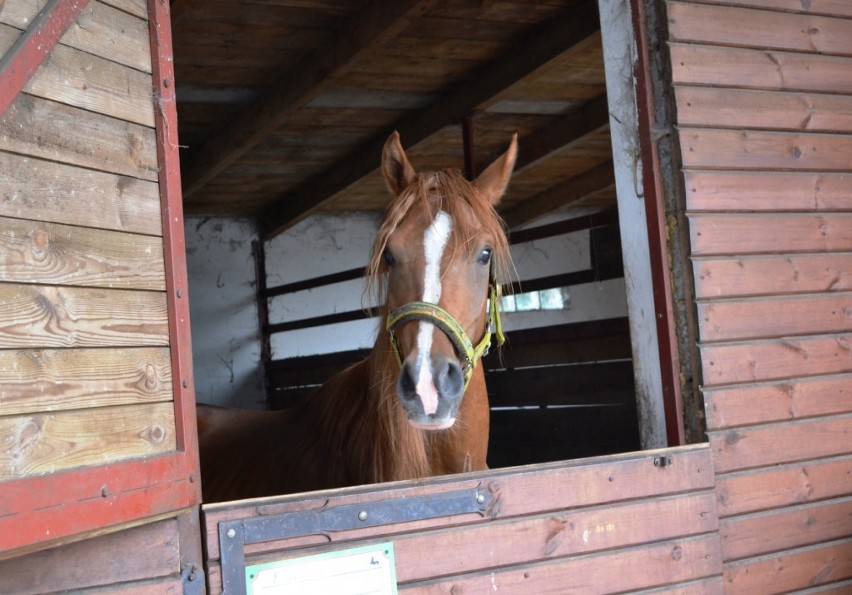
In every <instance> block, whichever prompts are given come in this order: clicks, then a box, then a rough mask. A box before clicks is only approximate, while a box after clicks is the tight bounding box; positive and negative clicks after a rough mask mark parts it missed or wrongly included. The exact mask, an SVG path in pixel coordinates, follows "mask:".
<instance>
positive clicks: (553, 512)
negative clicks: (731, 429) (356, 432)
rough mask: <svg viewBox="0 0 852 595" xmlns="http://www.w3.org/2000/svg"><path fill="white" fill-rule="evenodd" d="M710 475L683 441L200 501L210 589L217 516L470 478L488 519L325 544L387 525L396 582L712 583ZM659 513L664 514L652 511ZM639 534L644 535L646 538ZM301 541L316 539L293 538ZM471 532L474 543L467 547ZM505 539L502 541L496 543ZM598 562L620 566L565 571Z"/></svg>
mask: <svg viewBox="0 0 852 595" xmlns="http://www.w3.org/2000/svg"><path fill="white" fill-rule="evenodd" d="M666 454H668V455H670V456H671V457H672V464H671V465H670V466H667V467H664V468H659V467H656V466H655V465H654V462H653V459H654V457H655V456H660V455H666ZM712 481H713V470H712V461H711V460H710V457H709V453H708V451H707V449H706V447H687V448H682V449H674V450H669V451H655V452H647V453H634V454H631V455H619V456H614V457H605V458H599V459H587V460H585V461H582V462H577V463H561V464H558V465H549V466H544V467H542V468H537V469H535V470H529V471H520V470H506V471H502V472H499V471H492V472H488V473H485V474H478V475H477V477H476V478H471V479H470V480H469V479H453V478H442V479H438V480H436V481H435V482H430V485H423V486H414V485H411V484H400V486H399V487H392V488H390V489H388V490H386V491H381V492H377V493H373V494H369V493H368V492H366V491H364V492H363V493H358V492H359V491H358V490H349V491H343V492H338V493H334V494H332V493H320V494H317V495H316V497H314V498H311V499H310V500H306V499H305V498H304V497H302V498H280V499H266V500H261V501H250V502H247V503H244V504H230V505H217V506H213V507H209V508H206V509H205V526H206V528H207V547H208V552H209V555H210V559H211V560H212V561H213V562H212V563H211V567H212V568H211V574H210V577H211V592H213V593H218V592H219V590H220V589H221V583H220V582H218V581H221V576H220V574H219V572H220V569H219V567H218V565H217V564H216V560H217V559H218V552H219V550H218V547H219V546H218V533H217V531H216V526H217V523H218V522H219V521H223V520H229V519H234V518H247V517H249V518H250V517H254V516H256V515H269V514H274V513H278V512H285V511H291V510H302V509H306V508H314V507H316V506H318V505H322V504H323V503H324V505H326V506H329V507H333V506H337V505H342V504H348V503H354V502H367V501H370V500H374V499H386V498H394V497H413V496H416V495H424V494H428V493H433V492H435V493H441V492H446V491H447V490H451V489H458V488H461V487H465V486H475V485H477V483H478V482H481V485H482V486H483V488H484V489H489V490H491V491H492V492H493V493H494V494H495V495H496V496H497V498H498V504H497V505H495V507H494V508H493V513H492V515H493V517H494V518H491V519H486V520H483V519H481V518H480V517H479V516H478V515H464V516H458V517H454V518H441V519H435V520H431V521H418V522H414V523H408V524H406V525H405V526H404V527H401V526H400V527H397V526H387V527H375V528H369V529H356V530H352V531H343V532H335V533H334V534H333V535H331V536H330V537H331V540H332V541H333V542H334V543H337V544H340V545H338V546H337V547H341V546H343V547H351V546H354V545H357V544H358V543H359V540H362V539H375V538H378V537H380V536H381V535H382V534H383V533H391V534H393V538H392V539H393V541H394V554H395V559H396V569H397V579H398V581H399V583H400V589H401V591H403V592H406V591H409V590H410V592H415V593H418V592H424V593H431V592H450V591H451V590H452V589H456V590H458V589H462V588H464V589H473V590H474V591H477V590H479V589H480V588H481V587H482V586H484V585H487V586H488V588H489V589H490V588H491V585H497V586H498V588H501V589H502V588H506V589H509V590H512V589H523V590H524V592H536V593H538V592H558V591H559V590H560V589H561V590H562V592H564V589H565V585H572V586H576V587H577V588H578V589H583V588H591V589H592V590H594V591H596V592H606V591H609V590H613V591H617V590H630V589H641V588H650V587H655V586H669V587H672V588H674V585H675V584H677V583H679V582H686V583H689V582H691V581H699V584H702V585H704V584H709V585H717V586H718V579H719V571H720V560H719V557H718V556H719V550H718V541H717V535H716V530H717V528H718V524H717V520H716V513H715V495H714V494H713V491H712ZM661 517H666V518H667V522H665V523H661V522H659V519H660V518H661ZM326 541H327V538H325V537H321V538H317V537H313V538H301V539H300V538H294V539H291V540H286V541H278V542H274V543H269V544H261V545H257V546H251V548H249V551H250V552H251V554H250V555H249V563H254V562H257V561H261V560H272V559H282V558H288V557H293V556H299V555H308V554H311V553H316V552H319V551H327V550H329V549H333V547H334V546H324V545H322V544H323V543H325V542H326ZM650 542H654V545H653V546H649V545H648V543H650ZM312 543H313V544H316V545H318V546H319V547H313V548H311V549H304V548H305V546H307V545H310V544H312ZM473 543H476V544H480V545H479V546H478V547H471V544H473ZM508 543H512V544H513V547H505V545H506V544H508ZM488 544H494V545H488ZM496 544H502V545H501V546H500V547H497V546H496ZM293 548H295V549H293ZM287 549H290V551H286V550H287ZM643 560H644V563H643V562H642V561H643ZM607 565H608V567H609V568H618V569H622V571H621V572H612V573H597V572H588V571H586V572H582V573H580V575H579V576H576V574H577V572H576V569H577V568H581V567H582V568H585V569H588V568H589V567H592V568H604V567H606V566H607ZM436 577H440V578H436ZM492 580H493V582H489V581H492ZM564 581H565V582H564ZM553 589H557V591H554V590H553ZM453 592H454V591H453ZM711 592H712V591H711Z"/></svg>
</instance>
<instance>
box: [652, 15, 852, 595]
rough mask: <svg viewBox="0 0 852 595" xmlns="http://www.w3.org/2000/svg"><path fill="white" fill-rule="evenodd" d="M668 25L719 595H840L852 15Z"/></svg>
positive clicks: (851, 244)
mask: <svg viewBox="0 0 852 595" xmlns="http://www.w3.org/2000/svg"><path fill="white" fill-rule="evenodd" d="M667 9H668V10H667V20H668V25H669V32H670V42H671V45H670V48H671V52H672V69H673V78H674V82H675V97H676V101H677V113H678V126H679V134H680V144H681V151H682V154H683V161H684V165H685V168H686V169H685V171H684V181H685V189H686V198H687V213H688V217H689V226H690V242H691V247H692V253H693V255H694V260H693V267H694V269H693V270H694V273H695V286H696V297H697V312H698V325H699V336H700V347H699V349H700V354H701V361H702V369H703V378H704V387H703V391H704V397H705V405H706V412H707V426H708V436H709V440H710V445H711V448H712V451H713V459H714V464H715V468H716V473H717V478H716V495H717V500H718V510H719V515H720V537H721V542H722V555H723V559H724V561H725V562H724V585H725V591H726V592H729V593H777V592H788V591H794V590H805V589H809V588H810V589H816V588H825V589H827V590H826V591H825V592H832V591H836V592H845V591H847V590H848V589H849V588H850V583H849V579H850V578H852V564H850V563H849V559H850V552H851V551H852V547H850V537H852V523H850V521H849V519H850V518H852V517H851V516H850V515H851V514H852V498H851V497H850V494H852V479H850V478H852V458H850V457H852V440H850V438H849V436H850V428H852V405H850V399H849V380H850V378H849V375H850V373H852V334H850V330H852V328H850V322H849V321H848V318H849V316H850V313H852V308H851V307H850V306H852V303H849V276H848V274H847V270H849V267H850V264H852V260H850V257H849V254H850V252H852V235H850V234H849V233H848V229H849V224H850V222H851V221H852V220H849V215H850V211H852V203H850V202H849V196H850V194H849V193H850V190H852V177H850V175H849V171H850V170H849V163H850V162H849V155H850V154H852V135H850V133H851V132H852V118H850V113H852V109H850V108H852V75H850V73H852V21H850V20H849V18H848V17H849V16H850V15H852V4H850V3H848V2H841V1H839V0H822V1H819V0H813V1H812V2H807V3H802V2H798V1H797V0H738V1H734V2H728V1H724V2H723V1H722V0H706V1H705V0H702V1H701V2H681V1H674V0H673V1H671V2H668V3H667Z"/></svg>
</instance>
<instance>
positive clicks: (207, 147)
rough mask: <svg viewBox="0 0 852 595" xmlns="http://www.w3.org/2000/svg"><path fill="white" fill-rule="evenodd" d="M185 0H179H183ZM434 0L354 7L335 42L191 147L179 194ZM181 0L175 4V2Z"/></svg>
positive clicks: (386, 0) (195, 187) (376, 0)
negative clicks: (196, 147)
mask: <svg viewBox="0 0 852 595" xmlns="http://www.w3.org/2000/svg"><path fill="white" fill-rule="evenodd" d="M185 1H186V0H184V2H185ZM436 1H437V0H420V1H413V0H373V1H372V2H369V3H368V4H367V6H365V7H364V8H363V9H361V10H359V11H358V14H357V16H355V17H354V18H353V19H352V21H351V22H350V23H349V24H348V26H347V27H346V28H345V29H344V30H343V31H341V32H340V33H339V34H338V35H335V42H334V43H333V44H330V45H324V44H323V45H320V46H319V47H317V48H316V49H315V50H314V51H313V52H311V53H310V54H309V55H308V56H306V57H305V59H304V60H301V61H300V62H299V66H298V67H296V68H295V69H294V70H292V71H290V72H287V73H286V74H285V75H284V76H282V77H281V78H280V79H279V80H278V81H276V82H275V83H274V84H273V85H272V86H271V87H270V88H269V89H267V90H266V91H265V92H264V94H263V95H262V96H261V97H260V98H259V99H258V100H257V101H254V102H252V103H251V104H250V105H248V106H247V107H246V108H244V109H242V110H241V111H240V112H239V113H237V114H234V115H233V116H231V117H230V118H228V119H227V124H225V125H224V126H223V127H222V128H221V129H220V130H219V131H218V132H217V133H216V134H214V135H213V136H212V137H210V139H209V140H208V141H207V142H206V143H205V144H204V145H203V146H202V147H201V148H200V149H199V150H198V151H197V153H195V154H194V155H193V156H192V158H191V162H190V164H189V166H188V167H187V168H186V171H185V172H184V174H183V180H184V183H183V196H184V199H186V198H188V197H189V196H191V195H192V194H194V193H196V192H198V191H199V190H200V189H201V188H203V187H204V186H205V185H206V184H207V183H209V182H210V181H211V180H213V179H214V178H215V177H216V176H217V175H219V174H220V173H221V172H222V171H223V170H224V169H225V168H227V167H228V166H229V165H231V164H232V163H234V162H235V161H236V160H237V159H239V158H240V157H242V156H243V155H245V154H246V153H247V152H248V151H249V150H250V149H251V148H252V147H254V146H255V145H257V144H258V143H259V142H260V141H262V140H263V139H264V138H265V137H266V136H267V135H268V134H269V133H270V132H272V131H273V130H274V129H275V127H276V126H277V125H278V124H280V123H281V122H283V121H284V120H285V119H286V118H287V116H288V114H289V113H290V112H291V111H292V110H294V109H298V108H300V107H303V106H305V105H307V104H308V103H310V102H311V100H313V99H314V98H315V97H317V96H318V95H320V94H321V93H322V92H323V91H325V90H326V89H327V88H328V87H329V86H330V85H331V81H332V77H334V76H339V75H341V74H343V73H345V72H346V71H347V70H348V69H349V68H350V67H351V65H352V64H354V63H355V62H356V61H357V60H358V59H359V58H360V57H362V56H365V55H368V54H370V53H371V52H372V51H373V50H374V49H375V48H376V47H377V46H379V45H380V44H382V43H384V42H385V41H387V40H388V39H391V38H393V37H395V36H396V35H397V34H398V33H399V32H400V31H402V30H404V29H405V28H406V27H408V25H409V24H410V23H411V21H412V19H414V18H416V17H418V16H420V15H421V14H423V13H424V12H426V11H427V10H428V9H429V8H430V7H431V6H432V5H433V4H435V2H436ZM184 2H179V3H177V4H176V7H175V8H179V7H180V6H181V4H184Z"/></svg>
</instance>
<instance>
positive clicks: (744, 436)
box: [709, 415, 852, 473]
mask: <svg viewBox="0 0 852 595" xmlns="http://www.w3.org/2000/svg"><path fill="white" fill-rule="evenodd" d="M850 421H852V416H850V415H840V416H833V417H818V418H813V419H805V420H798V421H794V422H787V423H773V424H764V425H761V426H754V427H745V428H742V427H741V428H733V429H729V430H716V431H711V432H709V435H710V448H711V449H712V450H713V461H714V463H715V465H716V470H717V472H718V473H725V472H728V471H737V470H740V469H751V468H756V467H766V466H769V465H778V464H783V463H790V462H794V461H806V460H811V459H818V458H824V457H833V456H840V455H846V454H849V453H852V432H850V431H849V424H850Z"/></svg>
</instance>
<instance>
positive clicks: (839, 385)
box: [703, 374, 852, 430]
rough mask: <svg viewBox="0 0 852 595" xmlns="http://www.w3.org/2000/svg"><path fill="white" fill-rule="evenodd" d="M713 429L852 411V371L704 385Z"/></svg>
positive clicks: (707, 411)
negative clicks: (757, 381)
mask: <svg viewBox="0 0 852 595" xmlns="http://www.w3.org/2000/svg"><path fill="white" fill-rule="evenodd" d="M703 392H704V403H705V411H706V413H707V427H708V429H710V430H716V429H722V428H731V427H735V426H741V425H748V424H757V423H765V422H773V421H784V420H794V419H804V418H806V417H816V416H820V415H832V414H837V413H850V412H852V399H850V393H852V375H849V374H838V375H835V376H816V377H811V378H795V379H790V380H784V381H778V382H769V383H756V384H751V385H748V386H735V387H727V388H712V387H705V388H704V391H703Z"/></svg>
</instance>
